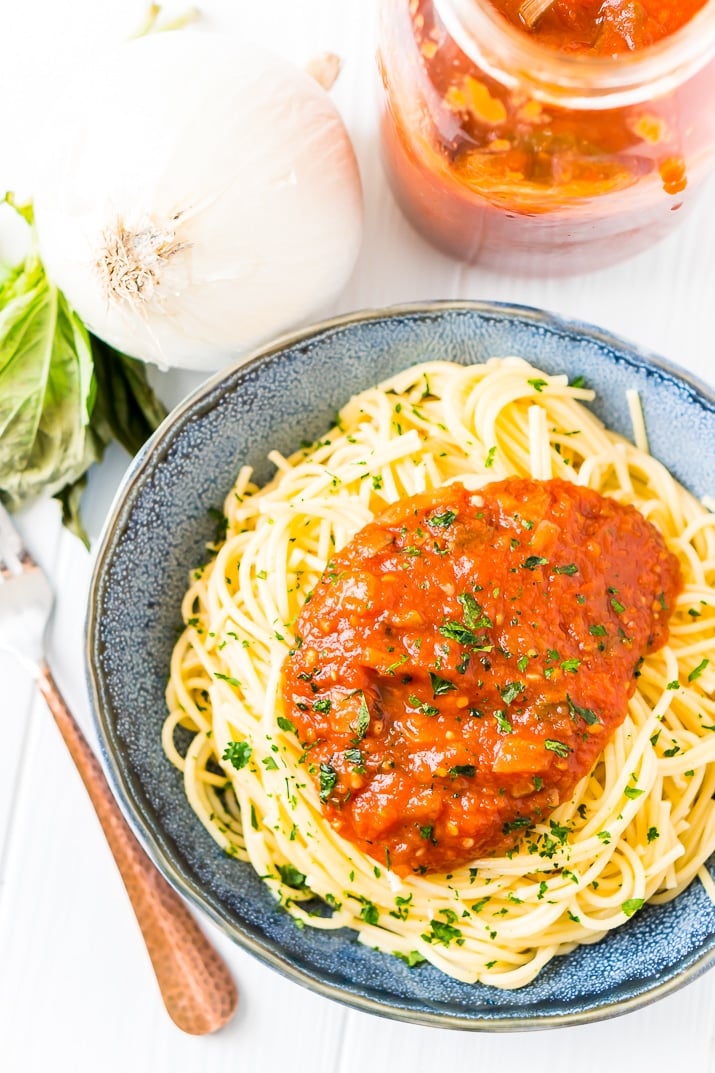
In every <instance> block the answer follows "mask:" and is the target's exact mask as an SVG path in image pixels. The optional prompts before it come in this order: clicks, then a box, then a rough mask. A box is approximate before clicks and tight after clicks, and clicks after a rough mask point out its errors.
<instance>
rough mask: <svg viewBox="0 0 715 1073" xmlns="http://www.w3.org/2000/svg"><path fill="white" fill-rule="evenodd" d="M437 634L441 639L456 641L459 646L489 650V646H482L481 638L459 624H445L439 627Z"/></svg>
mask: <svg viewBox="0 0 715 1073" xmlns="http://www.w3.org/2000/svg"><path fill="white" fill-rule="evenodd" d="M439 632H440V633H441V634H442V636H443V637H449V639H450V640H451V641H457V642H458V644H460V645H469V646H470V647H472V648H485V647H489V648H491V645H489V646H485V645H483V644H482V641H483V640H484V638H483V637H478V636H477V635H476V633H474V631H473V630H470V629H468V628H467V627H466V626H463V625H462V624H461V622H445V624H444V625H443V626H440V628H439Z"/></svg>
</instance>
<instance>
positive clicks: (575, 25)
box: [491, 0, 705, 56]
mask: <svg viewBox="0 0 715 1073" xmlns="http://www.w3.org/2000/svg"><path fill="white" fill-rule="evenodd" d="M522 4H523V0H491V5H492V7H493V8H495V10H496V11H498V12H499V14H500V15H502V16H503V17H504V18H505V19H506V20H507V21H508V22H510V23H511V24H512V25H513V26H516V27H517V29H519V30H522V31H524V33H529V35H530V36H531V37H533V38H534V40H536V41H539V43H540V44H543V45H546V46H547V47H549V48H554V49H558V51H559V52H564V53H577V54H580V55H585V54H589V55H592V56H617V55H618V54H619V53H621V52H637V51H640V50H641V49H644V48H649V47H650V46H651V45H656V44H657V43H658V42H659V41H662V40H663V39H664V38H666V37H670V35H671V34H674V33H676V31H678V30H679V29H680V28H681V27H682V26H685V24H686V23H687V22H689V21H690V20H691V19H692V18H693V16H694V15H696V14H697V12H698V11H700V9H701V8H702V7H703V6H704V4H705V0H677V3H676V2H675V0H554V3H553V4H552V5H551V7H550V8H549V9H548V11H546V13H545V14H544V15H542V17H541V18H540V19H538V21H537V22H536V23H535V24H534V25H533V26H532V27H531V28H530V29H528V28H527V27H526V25H525V24H524V20H523V19H522V17H521V16H520V14H519V9H520V8H521V6H522Z"/></svg>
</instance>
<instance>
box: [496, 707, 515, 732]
mask: <svg viewBox="0 0 715 1073" xmlns="http://www.w3.org/2000/svg"><path fill="white" fill-rule="evenodd" d="M494 718H495V719H496V721H497V726H498V728H499V730H500V732H501V733H502V734H513V733H514V727H513V726H512V725H511V723H510V722H509V720H508V718H507V715H506V712H504V711H502V710H501V708H497V709H495V711H494Z"/></svg>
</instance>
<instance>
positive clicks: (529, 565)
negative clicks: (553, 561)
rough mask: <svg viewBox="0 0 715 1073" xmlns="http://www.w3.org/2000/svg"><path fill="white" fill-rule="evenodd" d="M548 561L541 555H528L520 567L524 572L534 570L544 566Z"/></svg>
mask: <svg viewBox="0 0 715 1073" xmlns="http://www.w3.org/2000/svg"><path fill="white" fill-rule="evenodd" d="M548 561H549V560H548V559H545V558H544V557H543V555H530V556H529V557H528V559H524V562H523V563H522V564H521V565H522V567H523V568H524V570H536V568H537V566H546V565H547V563H548Z"/></svg>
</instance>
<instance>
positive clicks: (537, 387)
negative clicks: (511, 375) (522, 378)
mask: <svg viewBox="0 0 715 1073" xmlns="http://www.w3.org/2000/svg"><path fill="white" fill-rule="evenodd" d="M527 384H531V386H532V387H533V389H534V391H539V392H541V391H543V390H544V388H545V387H548V386H549V381H548V380H544V378H543V377H541V376H535V377H534V378H533V380H527Z"/></svg>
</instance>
